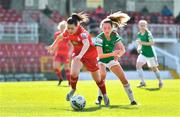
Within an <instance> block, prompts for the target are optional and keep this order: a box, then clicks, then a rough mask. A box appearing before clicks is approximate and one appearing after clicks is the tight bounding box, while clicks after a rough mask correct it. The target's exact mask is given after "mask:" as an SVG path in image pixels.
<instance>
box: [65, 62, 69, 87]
mask: <svg viewBox="0 0 180 117" xmlns="http://www.w3.org/2000/svg"><path fill="white" fill-rule="evenodd" d="M64 70H65V74H66V79H67V81H68V84H69V85H70V68H69V64H68V63H64Z"/></svg>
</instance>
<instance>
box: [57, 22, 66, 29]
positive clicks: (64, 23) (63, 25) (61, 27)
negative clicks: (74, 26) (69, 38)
mask: <svg viewBox="0 0 180 117" xmlns="http://www.w3.org/2000/svg"><path fill="white" fill-rule="evenodd" d="M66 27H67V22H66V21H64V20H63V21H61V22H59V24H58V26H57V29H58V30H60V31H63V30H65V29H66Z"/></svg>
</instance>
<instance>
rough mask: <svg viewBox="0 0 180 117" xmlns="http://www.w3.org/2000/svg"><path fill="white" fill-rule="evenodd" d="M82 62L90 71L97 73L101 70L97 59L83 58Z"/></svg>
mask: <svg viewBox="0 0 180 117" xmlns="http://www.w3.org/2000/svg"><path fill="white" fill-rule="evenodd" d="M81 62H82V63H83V64H84V65H85V66H86V68H87V69H88V71H90V72H95V71H97V70H98V69H99V67H98V61H97V57H93V58H82V59H81Z"/></svg>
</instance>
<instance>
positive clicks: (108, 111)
mask: <svg viewBox="0 0 180 117" xmlns="http://www.w3.org/2000/svg"><path fill="white" fill-rule="evenodd" d="M138 83H139V81H136V80H130V84H131V87H132V89H133V92H134V95H135V98H136V100H137V102H138V103H139V105H138V106H131V105H129V104H130V102H129V100H128V98H127V95H126V94H125V91H124V89H123V86H122V84H121V83H120V81H118V80H107V81H106V85H107V86H106V87H107V93H108V96H109V98H110V106H109V107H105V106H102V107H101V108H100V107H98V106H97V105H95V103H94V102H95V100H96V96H97V86H96V84H95V82H94V81H79V82H78V84H77V91H76V94H80V95H82V96H84V97H85V98H86V107H85V109H84V110H83V111H80V112H76V111H73V109H72V108H71V106H70V103H69V102H67V101H66V100H65V97H66V94H67V92H68V91H69V90H70V88H69V87H67V82H65V81H64V82H62V84H61V86H57V81H42V82H9V83H0V116H180V80H164V87H163V88H162V89H161V90H159V89H158V88H157V85H158V82H157V80H148V81H147V87H146V88H141V89H140V88H136V85H138ZM103 104H104V103H103Z"/></svg>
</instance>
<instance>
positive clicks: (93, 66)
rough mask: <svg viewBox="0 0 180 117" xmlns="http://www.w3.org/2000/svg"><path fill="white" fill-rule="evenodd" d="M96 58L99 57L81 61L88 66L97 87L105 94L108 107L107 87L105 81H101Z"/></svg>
mask: <svg viewBox="0 0 180 117" xmlns="http://www.w3.org/2000/svg"><path fill="white" fill-rule="evenodd" d="M96 58H97V57H92V58H84V59H81V61H82V63H83V64H84V65H85V66H86V68H87V69H88V71H90V72H91V75H92V77H93V79H94V80H95V82H96V84H97V86H98V87H99V89H100V90H101V92H102V94H103V98H104V103H105V105H106V106H108V105H109V98H108V97H107V95H106V86H105V83H104V80H102V79H101V76H100V72H99V67H98V62H97V59H96Z"/></svg>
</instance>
